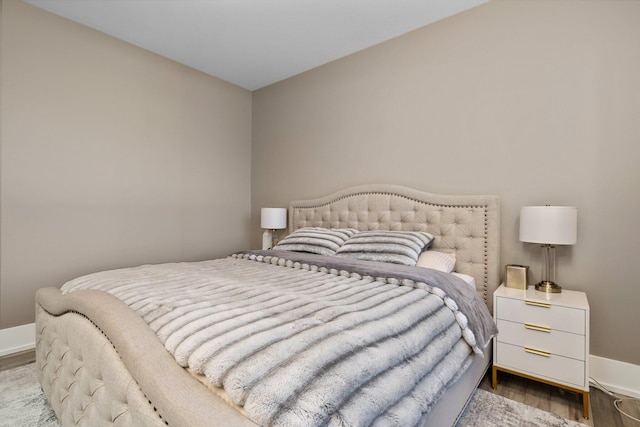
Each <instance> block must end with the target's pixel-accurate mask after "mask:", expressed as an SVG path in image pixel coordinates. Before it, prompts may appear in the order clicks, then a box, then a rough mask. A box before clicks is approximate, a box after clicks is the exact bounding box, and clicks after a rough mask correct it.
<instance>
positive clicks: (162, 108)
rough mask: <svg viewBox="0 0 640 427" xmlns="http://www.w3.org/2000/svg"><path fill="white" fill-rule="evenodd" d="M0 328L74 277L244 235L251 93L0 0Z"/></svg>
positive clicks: (231, 242)
mask: <svg viewBox="0 0 640 427" xmlns="http://www.w3.org/2000/svg"><path fill="white" fill-rule="evenodd" d="M1 22H2V27H1V32H0V34H1V48H2V53H1V61H2V65H1V67H0V72H1V83H0V90H1V91H2V92H1V94H2V101H1V102H2V104H1V106H2V116H1V129H2V130H1V134H0V138H1V140H0V143H1V145H0V150H1V151H0V156H1V164H0V174H1V176H0V179H1V188H0V197H1V199H0V209H1V212H0V213H1V218H0V220H1V230H0V244H1V247H0V250H1V252H0V255H1V257H0V329H1V328H8V327H12V326H16V325H20V324H26V323H31V322H33V319H34V308H33V307H34V302H33V301H34V299H33V298H34V293H35V290H36V289H38V288H40V287H44V286H60V285H61V284H62V283H63V282H64V281H66V280H69V279H71V278H73V277H75V276H77V275H80V274H84V273H89V272H93V271H96V270H101V269H106V268H112V267H121V266H129V265H137V264H141V263H150V262H162V261H181V260H199V259H205V258H211V257H214V256H220V255H225V254H227V253H229V252H231V251H233V250H237V249H241V248H245V247H247V245H248V244H249V239H250V236H249V227H248V225H249V222H250V213H251V212H250V191H251V188H250V176H251V169H250V168H251V102H252V100H251V93H250V92H249V91H246V90H244V89H241V88H238V87H236V86H233V85H231V84H228V83H225V82H223V81H221V80H218V79H216V78H213V77H210V76H207V75H205V74H202V73H200V72H197V71H194V70H192V69H190V68H187V67H184V66H181V65H178V64H177V63H175V62H172V61H169V60H167V59H163V58H161V57H159V56H157V55H154V54H151V53H149V52H146V51H144V50H141V49H139V48H136V47H133V46H131V45H128V44H126V43H123V42H120V41H118V40H115V39H113V38H110V37H108V36H106V35H104V34H101V33H99V32H97V31H94V30H91V29H88V28H86V27H83V26H80V25H78V24H75V23H72V22H70V21H67V20H65V19H62V18H59V17H56V16H54V15H52V14H49V13H47V12H44V11H42V10H40V9H37V8H34V7H32V6H30V5H28V4H25V3H23V2H21V1H18V0H4V1H3V2H2V21H1Z"/></svg>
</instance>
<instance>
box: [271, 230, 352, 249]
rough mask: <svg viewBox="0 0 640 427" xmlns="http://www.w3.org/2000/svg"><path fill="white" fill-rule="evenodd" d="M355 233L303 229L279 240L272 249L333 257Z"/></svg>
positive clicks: (350, 231)
mask: <svg viewBox="0 0 640 427" xmlns="http://www.w3.org/2000/svg"><path fill="white" fill-rule="evenodd" d="M357 232H358V230H356V229H354V228H322V227H303V228H299V229H298V230H296V231H294V232H293V233H291V234H289V235H288V236H287V237H285V238H284V239H282V240H280V242H279V243H278V244H277V245H276V246H274V247H273V249H276V250H281V251H295V252H309V253H312V254H318V255H335V254H336V251H337V250H338V249H339V248H340V246H342V244H343V243H344V242H345V241H346V240H347V239H348V238H349V237H351V236H353V235H354V234H356V233H357Z"/></svg>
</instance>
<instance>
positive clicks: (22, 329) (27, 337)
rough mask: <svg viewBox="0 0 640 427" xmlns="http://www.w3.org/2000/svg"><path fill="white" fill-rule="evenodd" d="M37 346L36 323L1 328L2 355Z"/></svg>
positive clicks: (0, 354)
mask: <svg viewBox="0 0 640 427" xmlns="http://www.w3.org/2000/svg"><path fill="white" fill-rule="evenodd" d="M33 348H36V324H35V323H30V324H28V325H21V326H16V327H13V328H7V329H0V356H6V355H7V354H13V353H19V352H21V351H25V350H31V349H33Z"/></svg>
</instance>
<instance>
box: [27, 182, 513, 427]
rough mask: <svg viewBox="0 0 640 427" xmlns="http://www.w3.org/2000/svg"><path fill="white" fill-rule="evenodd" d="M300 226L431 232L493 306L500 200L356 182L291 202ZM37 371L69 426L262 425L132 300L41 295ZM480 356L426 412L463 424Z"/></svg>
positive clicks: (435, 421)
mask: <svg viewBox="0 0 640 427" xmlns="http://www.w3.org/2000/svg"><path fill="white" fill-rule="evenodd" d="M289 224H290V228H291V230H295V229H297V228H300V227H304V226H323V227H329V228H331V227H333V228H336V227H353V228H358V229H360V230H367V229H402V230H414V231H428V232H430V233H432V234H434V235H435V241H434V244H433V248H434V249H438V250H443V251H447V252H454V253H455V254H456V259H457V261H456V271H458V272H460V273H465V274H468V275H471V276H473V277H474V278H475V281H476V288H477V292H478V293H479V294H480V296H481V297H483V298H484V300H485V301H486V303H487V305H488V306H490V305H491V300H492V298H491V296H492V293H493V291H494V289H495V288H496V287H497V285H498V284H499V274H500V267H499V266H500V263H499V259H498V258H499V241H500V236H499V228H500V223H499V202H498V199H497V197H495V196H445V195H436V194H430V193H425V192H422V191H417V190H413V189H409V188H405V187H398V186H391V185H369V186H359V187H352V188H348V189H345V190H342V191H340V192H337V193H334V194H332V195H330V196H327V197H323V198H320V199H314V200H305V201H295V202H292V203H291V204H290V206H289ZM36 329H37V332H36V333H37V337H36V338H37V340H36V363H37V367H38V370H37V371H38V379H39V380H40V383H41V385H42V388H43V390H44V392H45V395H46V396H47V398H48V399H49V402H50V403H51V405H52V407H53V409H54V411H55V412H56V414H57V415H58V418H59V419H60V420H61V421H62V424H63V425H65V426H66V425H85V426H101V425H122V426H161V425H170V426H190V427H191V426H211V425H233V426H253V425H255V424H254V423H252V422H251V421H249V420H248V419H247V418H245V417H244V416H243V415H241V414H240V413H238V412H237V411H235V410H234V409H232V408H231V407H229V406H228V405H227V404H226V403H224V402H223V401H222V400H221V399H220V398H218V397H217V396H216V395H214V394H213V393H211V392H210V391H209V390H208V389H207V388H206V387H205V386H204V385H203V384H202V383H200V382H199V381H198V380H197V379H196V378H195V377H194V376H192V375H191V374H190V373H189V372H188V371H186V370H185V369H183V368H181V367H179V366H178V365H177V364H176V363H175V361H174V360H173V357H172V356H171V355H170V354H169V353H168V352H167V351H166V350H165V348H164V346H163V345H162V344H161V343H160V341H159V340H158V338H157V337H156V335H155V333H153V332H152V331H151V330H150V329H149V328H148V327H147V326H146V324H145V323H144V321H143V320H142V319H141V318H140V317H138V315H137V314H136V313H134V312H133V311H132V310H130V309H129V307H128V306H126V305H125V304H124V303H122V302H120V301H119V300H117V299H116V298H115V297H113V296H111V295H109V294H106V293H102V292H98V291H91V290H84V291H76V292H72V293H70V294H68V295H64V296H63V295H62V294H61V293H60V290H59V289H58V288H45V289H41V290H40V291H38V293H37V295H36ZM490 348H491V346H488V348H487V350H486V351H485V357H484V358H480V357H476V358H475V361H474V362H473V364H472V365H471V367H470V368H469V370H467V371H466V372H465V374H464V375H463V376H462V378H461V379H460V380H459V381H458V382H456V383H455V384H454V386H453V387H452V388H450V389H449V390H448V391H447V393H446V394H445V396H444V398H443V399H442V400H441V401H440V402H439V403H438V405H437V406H436V407H435V408H434V410H433V411H432V412H431V414H430V415H429V417H428V419H427V420H426V424H425V425H428V426H448V425H454V423H455V421H456V419H457V418H458V416H459V414H460V412H461V410H462V409H463V408H464V406H465V405H466V403H467V401H468V399H469V398H470V396H471V394H472V393H473V390H475V388H476V387H477V385H478V383H479V381H480V380H481V379H482V376H483V375H484V373H485V371H486V369H487V368H488V365H489V362H490Z"/></svg>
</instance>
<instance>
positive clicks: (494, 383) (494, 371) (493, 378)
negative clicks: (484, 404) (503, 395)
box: [491, 365, 498, 390]
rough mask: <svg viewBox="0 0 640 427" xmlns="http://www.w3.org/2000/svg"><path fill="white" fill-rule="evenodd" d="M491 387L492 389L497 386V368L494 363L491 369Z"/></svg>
mask: <svg viewBox="0 0 640 427" xmlns="http://www.w3.org/2000/svg"><path fill="white" fill-rule="evenodd" d="M491 387H493V389H494V390H495V389H497V388H498V368H496V367H495V365H494V366H493V367H492V369H491Z"/></svg>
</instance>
